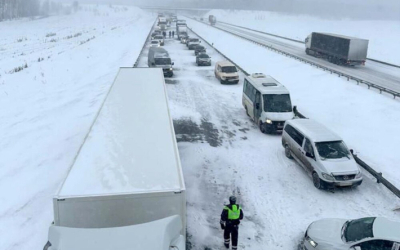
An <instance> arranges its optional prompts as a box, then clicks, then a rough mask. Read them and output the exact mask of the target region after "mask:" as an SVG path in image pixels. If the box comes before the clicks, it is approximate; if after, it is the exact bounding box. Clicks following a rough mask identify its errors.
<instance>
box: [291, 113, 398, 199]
mask: <svg viewBox="0 0 400 250" xmlns="http://www.w3.org/2000/svg"><path fill="white" fill-rule="evenodd" d="M293 112H294V114H295V115H296V116H297V117H299V118H303V119H307V117H305V116H304V115H303V114H302V113H300V112H299V110H298V109H297V107H296V106H294V107H293ZM350 152H351V154H352V155H353V157H354V160H355V161H356V162H357V164H358V165H360V166H361V167H362V168H364V169H365V170H367V171H368V173H370V174H371V175H372V176H373V177H375V178H376V182H377V183H382V184H383V185H384V186H385V187H387V189H389V190H390V191H391V192H392V193H393V194H394V195H396V196H397V197H398V198H400V190H399V189H398V188H397V187H395V186H394V185H393V184H392V183H390V182H389V181H388V180H387V179H386V178H385V177H383V176H382V173H380V172H378V171H376V170H375V169H373V168H372V167H371V166H369V165H368V164H367V163H365V162H364V161H363V160H361V159H360V158H359V157H358V156H357V155H356V154H355V153H354V151H353V150H352V149H351V150H350Z"/></svg>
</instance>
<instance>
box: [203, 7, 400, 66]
mask: <svg viewBox="0 0 400 250" xmlns="http://www.w3.org/2000/svg"><path fill="white" fill-rule="evenodd" d="M208 15H215V16H216V17H217V21H224V22H227V23H231V24H236V25H240V26H244V27H248V28H252V29H255V30H260V31H264V32H269V33H272V34H276V35H280V36H284V37H288V38H292V39H296V40H301V41H304V39H305V38H306V37H307V36H308V35H309V34H310V33H311V32H328V33H335V34H341V35H347V36H354V37H359V38H364V39H368V40H369V49H368V57H370V58H374V59H377V60H382V61H387V62H389V63H394V64H397V65H400V59H399V56H398V53H396V51H398V49H397V47H398V44H399V43H400V36H399V34H400V21H399V20H397V21H394V20H350V19H344V20H333V19H322V18H318V17H312V16H305V15H302V16H294V15H287V14H283V13H274V12H268V11H244V10H240V11H239V10H212V11H210V12H209V13H207V15H204V17H205V18H208ZM206 20H207V19H206Z"/></svg>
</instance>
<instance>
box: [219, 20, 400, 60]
mask: <svg viewBox="0 0 400 250" xmlns="http://www.w3.org/2000/svg"><path fill="white" fill-rule="evenodd" d="M219 23H223V24H226V25H230V26H233V27H237V28H241V29H246V30H251V31H254V32H258V33H261V34H265V35H268V36H273V37H277V38H281V39H284V40H288V41H292V42H296V43H302V44H304V41H302V40H296V39H292V38H289V37H284V36H279V35H276V34H272V33H268V32H264V31H261V30H255V29H251V28H248V27H244V26H240V25H236V24H231V23H226V22H221V21H219ZM367 60H370V61H373V62H377V63H381V64H385V65H388V66H392V67H396V68H400V65H396V64H393V63H388V62H384V61H381V60H377V59H374V58H369V57H367Z"/></svg>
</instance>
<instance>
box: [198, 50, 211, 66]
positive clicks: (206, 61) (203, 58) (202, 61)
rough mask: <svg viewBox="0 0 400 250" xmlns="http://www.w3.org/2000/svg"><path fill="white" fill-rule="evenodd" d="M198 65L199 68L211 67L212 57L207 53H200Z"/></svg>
mask: <svg viewBox="0 0 400 250" xmlns="http://www.w3.org/2000/svg"><path fill="white" fill-rule="evenodd" d="M196 64H197V66H202V65H204V66H211V57H209V56H208V55H207V54H205V53H200V54H198V55H197V56H196Z"/></svg>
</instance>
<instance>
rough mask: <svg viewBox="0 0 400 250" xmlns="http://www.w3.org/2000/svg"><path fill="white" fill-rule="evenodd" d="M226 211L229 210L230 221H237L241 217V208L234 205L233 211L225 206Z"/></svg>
mask: <svg viewBox="0 0 400 250" xmlns="http://www.w3.org/2000/svg"><path fill="white" fill-rule="evenodd" d="M224 209H226V210H228V220H237V219H239V217H240V210H241V208H240V206H238V205H232V209H230V208H229V207H228V206H225V207H224Z"/></svg>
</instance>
